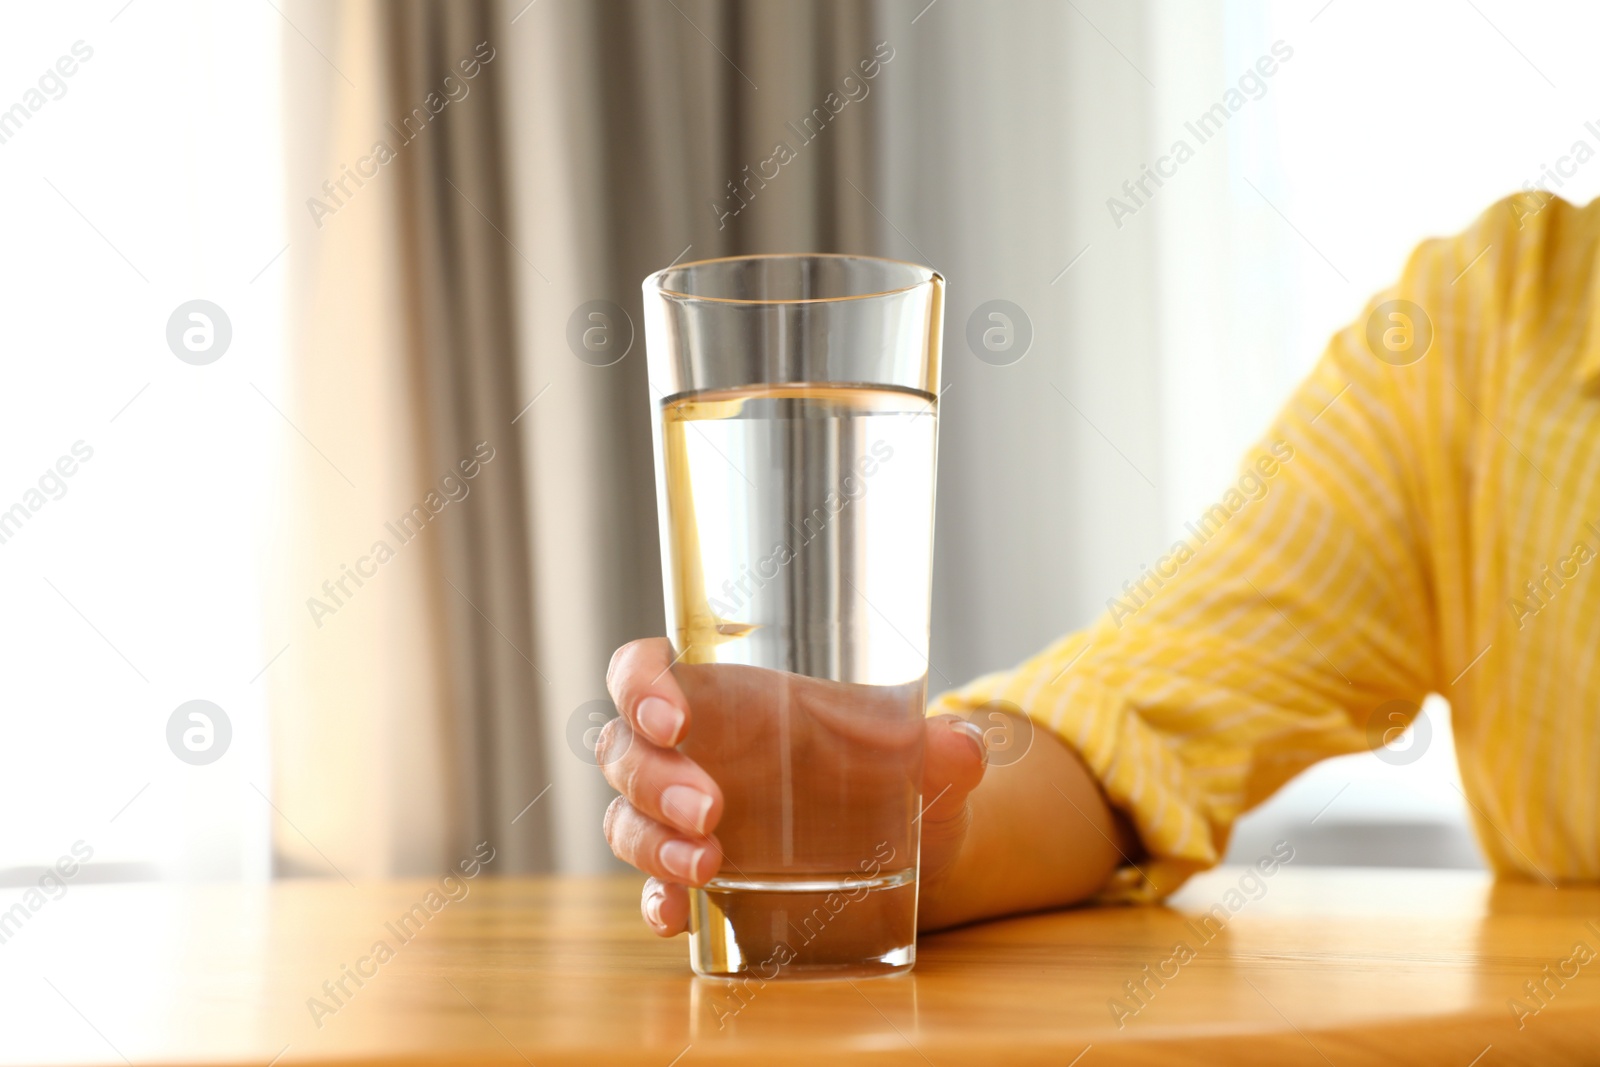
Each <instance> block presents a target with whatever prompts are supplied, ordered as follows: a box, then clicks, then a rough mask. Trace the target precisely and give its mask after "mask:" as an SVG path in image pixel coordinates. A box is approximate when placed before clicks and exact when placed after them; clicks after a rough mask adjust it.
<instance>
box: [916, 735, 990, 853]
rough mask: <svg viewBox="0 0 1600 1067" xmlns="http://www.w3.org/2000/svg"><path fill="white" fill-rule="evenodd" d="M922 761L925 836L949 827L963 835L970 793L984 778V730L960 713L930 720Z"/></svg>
mask: <svg viewBox="0 0 1600 1067" xmlns="http://www.w3.org/2000/svg"><path fill="white" fill-rule="evenodd" d="M927 731H928V733H927V745H926V747H925V749H924V754H923V762H922V803H923V810H922V839H923V844H924V847H927V846H928V845H929V844H930V842H929V835H930V834H937V833H939V832H940V831H941V830H948V831H951V832H953V833H954V834H955V836H957V837H959V836H960V834H961V833H962V832H963V831H964V830H965V829H966V814H967V795H968V794H969V793H971V792H972V791H973V790H974V789H976V788H977V787H978V783H979V782H980V781H982V780H983V771H984V767H985V766H986V764H987V761H988V753H987V751H986V749H985V747H984V743H983V730H982V729H981V728H980V727H979V726H978V725H977V724H976V723H974V722H970V721H968V720H966V719H963V718H960V717H959V716H956V715H937V716H934V717H933V718H931V719H929V720H928V721H927Z"/></svg>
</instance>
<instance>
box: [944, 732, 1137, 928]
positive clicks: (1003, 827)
mask: <svg viewBox="0 0 1600 1067" xmlns="http://www.w3.org/2000/svg"><path fill="white" fill-rule="evenodd" d="M1019 729H1021V730H1027V729H1028V727H1027V726H1026V725H1023V726H1021V727H1020V728H1019ZM1033 734H1034V736H1033V744H1032V747H1031V748H1030V749H1029V750H1028V752H1027V754H1026V755H1025V756H1023V758H1022V759H1020V760H1018V761H1017V762H1016V763H1014V764H1009V765H1007V766H994V767H990V768H989V770H988V772H987V773H986V774H985V775H984V778H983V782H982V783H981V784H980V785H979V786H978V788H977V789H975V790H974V791H973V793H972V795H971V797H969V798H968V804H969V809H970V812H971V822H970V824H969V826H968V830H967V834H966V837H965V839H964V840H963V842H962V845H961V848H960V850H959V851H958V852H957V854H956V857H955V859H954V860H952V861H951V864H950V866H949V867H948V868H947V869H946V870H945V871H944V872H940V873H939V874H937V875H936V877H935V879H934V880H933V881H931V882H929V881H928V880H926V879H925V880H924V893H923V896H922V900H921V902H920V905H919V912H920V914H919V920H918V925H919V926H920V927H921V928H922V929H924V930H934V929H939V928H942V927H946V926H955V925H958V924H960V923H966V922H973V921H975V920H979V919H988V918H993V917H995V916H999V915H1008V914H1012V913H1016V912H1024V911H1036V910H1040V909H1044V908H1055V907H1063V906H1065V905H1068V904H1074V903H1077V902H1079V901H1081V900H1084V899H1086V898H1087V897H1089V896H1091V895H1092V894H1093V893H1095V892H1096V891H1097V890H1099V889H1100V888H1101V887H1102V886H1103V885H1105V883H1106V880H1107V879H1108V878H1110V876H1111V873H1112V872H1113V871H1114V870H1116V868H1117V867H1118V866H1119V865H1120V864H1122V863H1124V862H1126V859H1125V858H1124V857H1127V858H1131V859H1133V860H1137V859H1138V856H1137V855H1136V850H1137V849H1138V847H1139V846H1138V843H1137V839H1136V837H1135V835H1134V834H1133V832H1132V830H1131V829H1130V828H1129V826H1128V825H1127V822H1126V820H1125V819H1124V818H1123V817H1122V816H1121V815H1119V814H1118V813H1117V812H1116V811H1114V810H1113V809H1112V808H1111V806H1110V805H1109V804H1108V803H1107V802H1106V798H1105V795H1104V794H1103V793H1102V792H1101V790H1100V786H1099V784H1098V783H1097V782H1096V781H1095V779H1094V776H1093V775H1092V774H1091V773H1090V772H1089V769H1088V768H1087V767H1086V766H1084V763H1083V761H1082V760H1081V759H1080V758H1079V756H1078V754H1077V753H1076V752H1074V751H1073V750H1072V749H1071V748H1070V747H1068V746H1067V744H1066V743H1065V742H1064V741H1062V740H1061V739H1060V738H1058V737H1057V736H1056V735H1055V734H1053V733H1050V732H1049V731H1048V730H1044V729H1039V728H1035V729H1034V731H1033Z"/></svg>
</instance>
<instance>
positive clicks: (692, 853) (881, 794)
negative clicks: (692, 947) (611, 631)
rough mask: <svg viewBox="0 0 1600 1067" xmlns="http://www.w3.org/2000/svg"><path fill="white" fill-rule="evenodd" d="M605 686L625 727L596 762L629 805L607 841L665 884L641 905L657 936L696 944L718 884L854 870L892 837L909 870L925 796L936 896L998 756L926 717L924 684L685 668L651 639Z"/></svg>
mask: <svg viewBox="0 0 1600 1067" xmlns="http://www.w3.org/2000/svg"><path fill="white" fill-rule="evenodd" d="M606 685H607V688H608V689H609V691H610V693H611V696H612V699H613V700H614V701H615V702H616V705H617V710H618V712H619V717H618V718H616V719H614V720H612V721H611V722H610V723H608V724H607V726H606V728H605V730H604V731H602V733H601V736H600V740H599V743H598V745H597V747H596V752H597V755H598V757H599V762H600V764H601V767H602V768H603V770H604V772H605V776H606V780H607V781H608V782H610V783H611V784H612V785H613V786H614V787H615V788H616V789H617V790H618V791H619V792H620V793H621V794H622V795H621V796H619V797H618V798H617V799H616V800H615V801H613V802H612V804H611V806H610V807H609V808H608V809H607V810H606V817H605V834H606V840H607V842H608V843H609V844H610V845H611V850H612V851H613V852H614V853H616V855H617V856H618V858H620V859H622V860H624V861H625V862H627V863H630V864H632V865H633V866H635V867H637V868H639V869H640V870H641V871H644V872H645V873H646V874H648V875H650V877H649V879H647V881H646V882H645V886H644V892H643V895H642V897H641V902H640V907H641V911H642V912H643V914H644V918H645V922H646V923H647V924H648V925H649V926H650V928H651V929H652V930H653V931H654V932H655V933H657V934H659V935H661V936H663V937H667V936H672V935H674V934H677V933H681V932H682V931H683V930H684V929H685V928H686V927H687V925H688V918H689V902H688V892H687V888H686V887H688V886H704V885H705V884H706V882H707V881H709V880H710V879H711V878H712V877H713V876H715V875H716V874H717V873H718V872H719V871H721V872H723V873H724V876H725V877H739V878H745V877H749V878H758V877H760V876H762V875H770V874H773V873H775V872H778V871H782V872H784V873H804V872H805V871H807V870H808V867H809V868H815V870H817V871H819V872H827V873H834V872H838V871H846V872H848V871H852V870H854V869H855V868H856V867H857V860H860V859H866V858H870V857H872V856H873V855H874V853H875V849H881V848H882V847H883V846H882V843H883V839H884V838H885V836H886V835H887V836H888V838H889V842H888V844H889V846H890V848H891V849H893V854H895V855H898V856H899V857H900V858H901V859H902V860H903V866H910V865H911V861H912V858H913V857H915V856H916V855H917V853H916V833H917V827H918V823H917V819H916V817H917V816H918V814H919V808H918V803H919V797H920V798H921V803H922V804H925V805H926V808H925V809H923V810H920V826H921V864H920V876H919V881H920V892H921V895H922V896H923V897H924V898H925V899H927V898H934V899H936V898H937V895H938V893H939V889H940V886H941V885H942V883H943V880H944V876H945V874H946V873H947V872H948V871H949V869H950V866H951V864H952V862H953V861H954V859H955V857H956V856H957V854H958V852H959V850H960V847H961V843H962V840H963V838H964V836H965V833H966V830H967V825H968V819H969V815H968V806H967V798H968V795H969V794H970V793H971V792H972V790H973V789H974V788H975V787H976V786H977V784H978V782H979V781H980V780H981V779H982V777H983V772H984V766H985V761H984V747H983V742H982V734H981V731H980V730H979V728H978V727H977V726H976V725H974V724H972V723H969V722H967V721H966V720H964V719H960V718H957V717H955V716H939V717H936V718H931V719H929V718H924V716H923V713H922V697H923V686H922V684H921V683H920V682H918V683H916V684H912V685H905V686H894V687H889V686H864V685H850V684H845V683H841V682H830V681H822V680H819V679H814V678H806V677H803V676H801V675H795V674H786V673H783V672H780V671H773V670H766V669H763V668H759V667H747V666H740V665H734V664H678V665H676V666H674V665H673V654H672V647H671V645H670V644H669V643H668V641H667V640H666V639H665V638H652V639H647V640H641V641H634V642H631V643H630V644H627V645H624V646H623V647H622V648H620V649H618V650H617V653H616V655H614V656H613V657H612V660H611V667H610V669H609V670H608V671H607V676H606ZM841 813H850V814H851V815H852V816H853V817H840V816H841ZM897 827H898V828H899V829H898V830H897V829H896V828H897Z"/></svg>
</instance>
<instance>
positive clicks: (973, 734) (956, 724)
mask: <svg viewBox="0 0 1600 1067" xmlns="http://www.w3.org/2000/svg"><path fill="white" fill-rule="evenodd" d="M951 726H952V727H953V728H954V729H955V730H957V731H958V732H960V733H963V734H966V735H967V739H968V740H969V741H971V742H972V744H973V747H974V748H976V749H977V750H978V758H979V759H981V760H983V762H984V763H988V762H989V746H988V745H986V744H984V743H983V727H981V726H979V725H978V724H977V723H975V722H973V721H972V720H971V719H954V720H952V722H951Z"/></svg>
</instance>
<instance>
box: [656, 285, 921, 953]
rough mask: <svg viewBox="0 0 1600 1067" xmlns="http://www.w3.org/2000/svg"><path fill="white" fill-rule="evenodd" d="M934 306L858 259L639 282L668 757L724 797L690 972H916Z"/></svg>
mask: <svg viewBox="0 0 1600 1067" xmlns="http://www.w3.org/2000/svg"><path fill="white" fill-rule="evenodd" d="M943 311H944V279H943V278H942V277H940V276H939V275H938V274H937V273H936V272H934V271H932V270H930V269H929V268H927V267H921V266H917V265H915V264H910V263H900V262H896V261H892V260H884V259H873V258H869V257H864V256H835V255H784V256H741V257H735V258H730V259H714V260H706V261H704V262H699V263H687V264H683V265H680V266H673V267H669V268H667V269H666V270H663V271H658V272H657V273H655V274H652V275H651V276H650V277H649V278H646V279H645V281H644V314H645V339H646V344H647V347H648V359H649V365H650V367H649V369H650V388H651V393H652V397H651V401H652V403H651V410H652V419H653V422H654V428H655V442H656V449H655V452H656V494H657V504H658V507H659V510H660V521H661V555H662V565H663V574H664V579H665V584H666V604H667V632H668V634H669V635H670V637H671V639H672V643H673V651H674V653H675V654H676V659H675V662H674V664H673V667H672V671H673V674H674V675H675V676H676V678H677V680H678V682H679V683H680V685H681V686H682V687H683V689H684V692H685V694H686V695H687V697H688V700H689V707H690V725H689V732H688V735H687V737H686V739H685V740H684V742H683V743H682V745H681V746H680V749H681V750H682V751H683V752H684V753H685V754H686V755H688V756H689V757H691V758H692V759H694V760H695V761H696V762H698V763H699V764H700V765H701V766H702V767H704V768H705V769H706V771H707V772H708V773H710V775H711V776H712V777H713V778H715V779H716V780H717V782H718V784H719V785H720V786H721V788H722V791H723V796H724V801H725V804H724V813H723V816H722V819H721V821H720V823H719V824H718V826H717V827H716V842H717V844H718V845H719V847H720V849H721V854H722V866H721V868H720V870H719V871H718V872H717V875H716V877H715V878H713V879H712V880H711V881H710V883H709V884H708V885H707V886H706V887H705V888H703V889H691V890H690V958H691V963H692V965H693V967H694V969H695V971H696V972H698V973H700V974H705V975H721V976H730V975H731V976H746V975H753V976H758V977H760V978H762V979H772V978H775V977H778V976H780V975H840V976H845V975H851V976H853V975H863V974H887V973H893V972H896V971H903V970H907V969H909V968H910V967H911V966H912V964H913V963H914V962H915V959H916V926H917V852H918V831H919V828H920V825H921V824H920V820H919V817H918V816H919V813H920V811H921V803H922V798H921V783H922V747H923V744H922V743H923V709H924V703H925V699H926V695H927V669H928V622H929V607H930V605H929V599H930V597H929V585H930V580H931V562H932V554H933V498H934V465H935V453H936V447H937V440H938V410H937V408H938V401H937V398H938V392H939V357H940V341H941V333H942V321H943Z"/></svg>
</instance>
